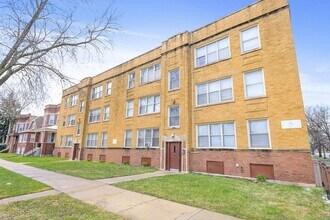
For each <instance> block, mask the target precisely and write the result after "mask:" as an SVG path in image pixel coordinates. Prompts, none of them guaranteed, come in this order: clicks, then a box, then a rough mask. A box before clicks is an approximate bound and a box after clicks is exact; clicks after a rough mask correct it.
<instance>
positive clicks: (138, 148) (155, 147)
mask: <svg viewBox="0 0 330 220" xmlns="http://www.w3.org/2000/svg"><path fill="white" fill-rule="evenodd" d="M136 149H159V147H136Z"/></svg>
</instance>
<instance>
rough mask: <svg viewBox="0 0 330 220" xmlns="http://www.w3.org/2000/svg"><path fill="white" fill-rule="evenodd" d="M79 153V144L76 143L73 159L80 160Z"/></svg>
mask: <svg viewBox="0 0 330 220" xmlns="http://www.w3.org/2000/svg"><path fill="white" fill-rule="evenodd" d="M78 154H79V144H74V145H73V155H72V160H78Z"/></svg>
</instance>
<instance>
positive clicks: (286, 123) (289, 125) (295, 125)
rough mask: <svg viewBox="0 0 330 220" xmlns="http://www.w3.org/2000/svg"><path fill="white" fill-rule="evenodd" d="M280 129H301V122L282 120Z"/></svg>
mask: <svg viewBox="0 0 330 220" xmlns="http://www.w3.org/2000/svg"><path fill="white" fill-rule="evenodd" d="M281 125H282V129H295V128H302V125H301V120H284V121H281Z"/></svg>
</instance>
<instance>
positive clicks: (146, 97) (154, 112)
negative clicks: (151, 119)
mask: <svg viewBox="0 0 330 220" xmlns="http://www.w3.org/2000/svg"><path fill="white" fill-rule="evenodd" d="M156 96H159V111H153V112H149V113H148V112H147V110H148V98H150V97H153V104H152V105H153V109H155V106H156V104H155V99H156V98H155V97H156ZM142 99H147V105H146V113H144V114H141V111H140V107H141V100H142ZM160 104H161V100H160V95H159V94H157V95H151V96H144V97H141V98H139V115H150V114H156V113H159V112H160V107H161V106H160Z"/></svg>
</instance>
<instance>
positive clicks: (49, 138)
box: [47, 133, 54, 143]
mask: <svg viewBox="0 0 330 220" xmlns="http://www.w3.org/2000/svg"><path fill="white" fill-rule="evenodd" d="M53 142H54V133H48V134H47V143H53Z"/></svg>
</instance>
